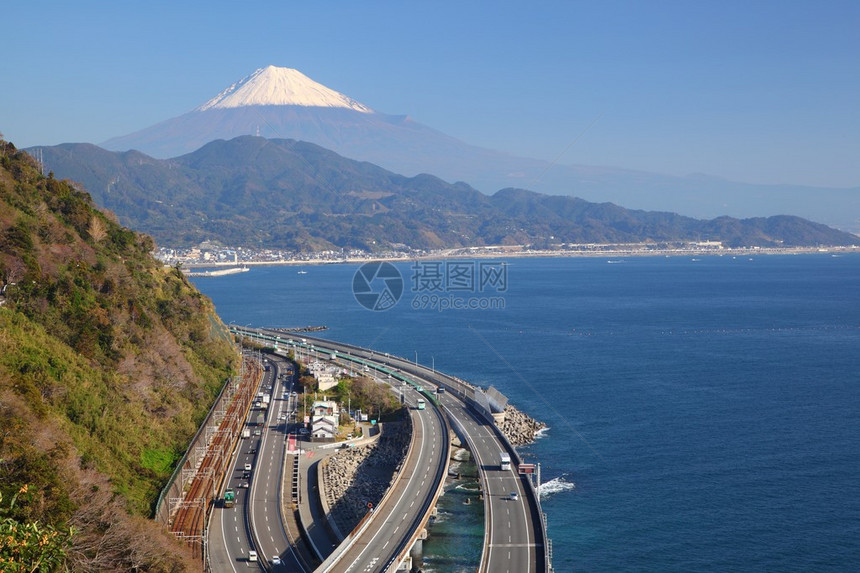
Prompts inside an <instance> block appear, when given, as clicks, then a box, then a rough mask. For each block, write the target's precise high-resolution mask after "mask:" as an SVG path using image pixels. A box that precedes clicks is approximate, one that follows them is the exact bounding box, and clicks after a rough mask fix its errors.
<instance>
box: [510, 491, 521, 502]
mask: <svg viewBox="0 0 860 573" xmlns="http://www.w3.org/2000/svg"><path fill="white" fill-rule="evenodd" d="M518 499H520V494H518V493H517V492H515V491H512V492H511V501H517V500H518Z"/></svg>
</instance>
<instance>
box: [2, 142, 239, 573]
mask: <svg viewBox="0 0 860 573" xmlns="http://www.w3.org/2000/svg"><path fill="white" fill-rule="evenodd" d="M152 247H153V243H152V241H151V239H150V238H148V237H145V236H142V235H138V234H136V233H134V232H132V231H130V230H128V229H124V228H122V227H120V226H119V225H117V224H116V223H115V222H114V221H113V220H112V217H110V216H108V215H106V214H104V213H101V212H99V211H97V210H96V209H95V208H94V207H93V205H92V202H91V200H90V197H89V195H87V194H86V193H84V192H82V191H79V190H77V189H75V188H74V187H72V186H71V185H69V184H67V183H66V182H61V181H57V180H55V179H53V178H52V177H43V176H42V175H40V174H39V172H38V171H37V170H36V168H35V166H34V164H33V162H32V160H31V159H30V158H29V157H28V156H26V155H24V154H22V153H20V152H17V151H16V150H15V149H14V147H13V146H11V144H7V143H6V142H3V141H0V288H3V287H4V286H5V287H6V292H5V296H4V297H0V301H3V302H4V304H3V306H2V307H0V427H2V428H3V432H2V433H0V494H2V495H3V498H4V499H6V500H9V499H11V498H12V496H13V495H15V494H16V493H18V492H20V491H21V490H22V489H25V490H26V493H25V494H23V495H19V498H18V500H17V503H16V505H15V506H14V508H12V509H9V508H8V507H7V506H3V505H0V510H2V511H4V512H5V514H6V515H7V516H8V515H11V516H12V517H13V518H15V519H17V520H19V521H21V522H32V521H38V522H40V523H43V524H51V525H57V526H68V525H73V526H74V527H76V528H77V529H78V530H79V533H77V534H76V535H75V536H74V537H73V545H72V547H71V548H70V550H69V552H68V554H69V560H68V563H69V565H70V566H72V568H74V569H76V570H131V569H135V568H137V569H139V570H152V571H174V570H182V569H183V568H184V567H185V566H186V565H187V561H186V560H187V555H184V554H183V553H184V552H183V550H181V549H180V548H179V546H178V545H176V544H175V543H173V542H172V540H170V539H169V538H168V535H167V534H164V533H163V532H161V531H159V530H158V528H157V527H156V526H155V525H154V524H153V523H151V522H148V521H147V520H145V519H144V518H145V517H148V516H149V515H150V514H151V512H152V509H153V506H154V502H155V500H156V498H157V496H158V493H159V491H160V489H161V488H162V487H163V485H164V483H165V481H166V479H167V478H168V477H169V475H170V473H171V471H172V469H173V464H174V463H175V462H176V461H177V460H178V458H179V457H180V456H181V455H182V452H183V451H184V449H185V446H186V445H187V443H188V441H189V439H190V438H191V437H192V435H193V434H194V432H195V430H196V428H197V425H198V424H199V423H200V421H201V420H202V418H203V417H204V416H205V414H206V412H207V410H208V408H209V406H210V405H211V403H212V400H213V399H214V397H215V396H216V395H217V392H218V390H219V388H220V386H221V384H222V382H223V380H224V379H225V378H226V377H227V376H229V375H230V373H231V370H232V365H233V362H234V361H235V359H236V356H235V353H234V351H233V348H232V347H231V345H230V344H229V337H228V335H227V333H226V331H225V330H224V328H223V325H222V324H221V323H220V321H219V320H218V318H217V317H216V316H215V314H214V310H213V307H212V304H211V302H210V301H208V299H206V298H205V297H203V296H202V295H200V293H198V292H197V291H196V290H195V289H194V288H193V287H192V286H191V285H190V284H189V283H188V282H187V280H186V279H185V278H184V277H183V276H182V275H181V273H179V272H178V271H176V270H174V269H164V268H162V267H161V265H160V264H159V263H157V261H155V260H154V259H153V258H152V257H151V256H150V252H151V250H152ZM4 507H5V509H4Z"/></svg>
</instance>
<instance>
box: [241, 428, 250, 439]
mask: <svg viewBox="0 0 860 573" xmlns="http://www.w3.org/2000/svg"><path fill="white" fill-rule="evenodd" d="M242 437H243V438H250V437H251V428H242Z"/></svg>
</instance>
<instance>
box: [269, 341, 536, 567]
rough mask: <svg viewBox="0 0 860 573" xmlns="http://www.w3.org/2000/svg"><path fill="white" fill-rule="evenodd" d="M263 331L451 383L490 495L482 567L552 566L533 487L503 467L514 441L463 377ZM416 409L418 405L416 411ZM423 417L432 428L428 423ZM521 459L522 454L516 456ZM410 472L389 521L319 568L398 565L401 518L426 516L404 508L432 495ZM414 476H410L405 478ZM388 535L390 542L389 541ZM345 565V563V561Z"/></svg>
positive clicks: (447, 396) (449, 411) (457, 416)
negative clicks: (482, 411)
mask: <svg viewBox="0 0 860 573" xmlns="http://www.w3.org/2000/svg"><path fill="white" fill-rule="evenodd" d="M256 332H258V333H260V334H263V335H264V336H266V337H271V339H272V340H275V341H277V342H278V344H279V345H282V346H287V345H293V346H298V347H301V348H303V349H304V350H305V351H307V350H308V349H309V348H311V347H312V348H313V351H314V352H324V353H327V354H329V355H330V353H331V352H332V351H334V352H336V353H337V354H338V360H340V361H343V360H347V361H357V362H358V363H368V364H370V365H371V367H372V368H373V367H376V366H379V367H380V368H382V367H384V368H385V369H387V371H388V372H394V373H395V375H396V376H406V377H408V378H409V379H411V380H412V381H413V382H414V383H415V384H418V385H422V386H424V388H425V389H429V390H430V391H432V390H433V389H434V388H433V386H435V385H442V386H444V387H445V388H446V389H447V392H446V393H444V394H441V395H439V398H440V400H439V401H440V404H441V405H442V407H443V409H444V411H445V414H446V415H447V417H448V418H449V420H450V423H451V426H452V427H453V428H454V429H455V431H456V432H457V433H458V434H459V435H460V436H461V438H462V439H464V440H465V441H466V443H467V445H468V447H469V449H470V451H471V452H472V455H473V456H474V457H475V460H476V463H477V464H478V467H479V473H480V477H481V483H482V488H483V490H484V492H485V494H486V495H485V496H484V505H485V519H486V531H485V546H484V551H483V555H482V559H481V564H480V566H479V571H488V572H493V573H495V572H497V571H501V572H505V571H509V572H517V573H531V572H534V573H540V572H544V571H548V570H549V564H548V560H547V554H546V550H545V547H544V542H543V540H544V539H545V531H544V529H543V522H542V516H541V512H540V507H539V504H538V501H537V499H536V496H535V492H534V489H533V488H532V487H531V486H530V485H529V484H528V482H527V481H526V480H527V479H528V477H527V476H520V475H519V474H518V473H516V464H512V469H510V470H504V471H503V470H501V469H500V466H499V461H500V453H501V452H505V451H509V450H508V446H507V444H506V442H505V441H503V438H501V437H500V435H499V433H498V430H497V429H496V428H495V426H494V425H493V424H491V423H490V422H488V421H486V420H484V419H483V417H481V416H480V415H478V414H476V413H475V412H474V411H473V410H472V409H470V408H469V407H468V406H467V405H466V403H465V401H464V400H463V398H462V396H461V395H462V394H468V393H469V392H470V388H469V387H468V386H467V385H465V384H463V382H462V381H460V380H457V379H456V378H453V377H450V376H447V375H444V374H441V373H439V372H435V371H433V370H431V369H429V368H425V367H423V366H420V365H416V364H414V363H412V362H409V361H407V360H404V359H401V358H398V357H395V356H389V355H387V354H381V353H379V352H375V351H371V350H366V349H362V348H359V347H355V346H352V345H347V344H341V343H336V342H332V341H328V340H325V339H320V338H315V337H308V336H306V335H302V336H296V337H293V338H289V337H285V336H282V333H280V332H277V331H265V330H260V331H256ZM407 395H408V396H409V397H410V398H411V399H416V398H417V396H418V394H417V393H416V392H415V391H414V390H413V389H411V387H410V389H409V390H408V392H407ZM431 411H435V410H434V409H432V408H431V409H428V410H425V411H423V412H421V414H427V413H429V412H431ZM414 415H415V411H413V416H414ZM429 418H430V417H427V416H425V418H423V419H422V418H421V417H420V416H419V420H418V422H415V420H414V418H413V423H414V424H415V425H414V428H415V431H416V432H418V431H422V432H424V431H428V430H427V428H426V424H427V421H428V419H429ZM422 422H423V423H424V424H425V426H422V425H421V424H422ZM443 426H444V424H443ZM439 431H440V430H439V429H437V430H435V431H433V430H430V435H429V437H428V438H427V439H429V440H430V443H431V444H436V443H437V442H435V439H436V438H435V434H436V432H439ZM439 435H440V436H441V435H442V433H441V432H440V433H439ZM446 440H447V436H446ZM446 446H447V444H446ZM431 451H433V448H432V446H431ZM446 455H447V454H446ZM514 459H516V458H515V457H514ZM435 463H438V462H436V461H435V458H433V459H424V458H423V457H422V458H420V459H419V460H418V463H417V464H416V465H415V466H414V467H416V468H422V467H434V466H433V464H435ZM428 464H430V465H428ZM407 473H408V472H404V476H403V477H404V479H402V480H401V481H400V482H398V483H397V484H395V487H394V488H393V489H392V490H391V491H390V495H389V497H390V498H391V499H392V500H396V503H395V505H394V506H393V507H392V509H391V510H388V511H387V512H386V513H385V515H384V517H385V519H384V520H382V519H376V517H375V518H374V520H372V521H371V523H372V525H371V526H370V527H368V530H367V531H364V532H362V534H361V537H360V540H359V542H356V543H355V544H354V546H352V547H350V549H349V551H348V552H347V553H346V554H344V555H343V559H342V560H341V561H339V562H338V564H337V566H336V567H331V568H327V569H322V568H321V569H320V570H323V571H338V572H339V571H362V572H364V571H368V572H370V571H389V570H393V567H394V566H396V563H394V562H393V559H395V558H396V557H397V556H402V555H403V552H402V549H403V547H401V548H400V550H399V551H395V552H393V553H392V552H390V551H388V548H389V547H391V546H394V545H395V543H394V542H392V541H390V540H391V539H394V540H400V545H404V544H405V543H406V542H407V538H406V537H404V536H402V530H401V529H399V528H398V523H397V520H398V518H399V520H400V521H402V522H409V521H410V520H411V521H412V522H413V527H417V524H418V522H419V521H420V519H421V516H417V517H415V518H410V517H409V515H410V512H409V511H404V510H413V511H412V512H413V513H414V509H415V506H416V505H419V504H418V503H415V502H416V500H418V499H419V498H420V497H421V496H422V495H428V493H429V492H424V493H422V492H421V490H420V489H418V490H415V489H413V488H414V487H416V486H417V485H418V484H420V486H421V487H423V486H426V480H427V479H428V478H429V477H430V476H429V475H424V474H422V472H420V471H419V472H417V473H418V475H413V474H409V475H406V474H407ZM413 473H414V472H413ZM407 477H408V479H406V478H407ZM441 477H444V476H441ZM403 482H406V483H405V484H404V483H403ZM422 482H423V483H422ZM410 484H411V485H410ZM512 492H515V493H516V496H512V495H511V493H512ZM514 497H515V498H514ZM410 498H411V499H410ZM425 499H429V497H425ZM406 502H409V503H406ZM386 509H387V508H386ZM377 522H378V525H377ZM404 525H405V523H404ZM377 527H378V529H377ZM382 540H386V541H385V542H383V541H382ZM380 543H382V544H383V547H380V546H379V545H380ZM374 548H375V549H374ZM356 552H358V553H356ZM336 553H337V552H336ZM386 555H390V557H386ZM342 563H343V564H345V565H341V564H342Z"/></svg>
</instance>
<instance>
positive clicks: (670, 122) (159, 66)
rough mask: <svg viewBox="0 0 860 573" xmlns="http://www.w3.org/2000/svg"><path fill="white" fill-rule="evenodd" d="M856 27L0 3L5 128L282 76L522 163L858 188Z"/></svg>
mask: <svg viewBox="0 0 860 573" xmlns="http://www.w3.org/2000/svg"><path fill="white" fill-rule="evenodd" d="M246 4H247V5H246ZM858 31H860V2H858V1H856V0H852V1H846V2H840V1H836V0H834V1H828V0H825V1H823V2H822V1H817V2H813V1H810V2H805V1H804V2H792V1H790V0H783V1H774V2H767V1H765V2H748V1H744V2H741V1H738V2H734V1H714V2H711V1H695V0H689V1H678V2H671V1H659V0H655V1H649V2H645V1H642V2H613V1H594V2H576V1H568V2H540V3H531V2H444V1H441V2H432V3H426V4H418V3H414V2H394V1H392V2H372V1H371V2H358V1H346V0H341V1H323V0H317V1H306V2H285V1H278V2H267V1H257V2H253V3H241V2H235V1H234V2H220V1H216V2H205V3H204V2H182V1H180V0H174V1H172V2H161V1H148V2H116V1H103V2H95V1H87V0H80V1H77V2H65V1H55V0H44V1H38V0H32V1H28V2H8V3H5V5H4V7H3V11H2V20H0V37H2V38H3V46H4V52H5V54H4V57H3V58H2V64H0V132H2V133H3V134H4V135H5V138H6V139H7V140H10V141H12V142H13V143H15V144H16V145H18V146H19V147H27V146H31V145H39V144H46V145H52V144H57V143H62V142H70V141H88V142H93V143H99V142H101V141H104V140H106V139H108V138H110V137H113V136H118V135H124V134H126V133H129V132H132V131H136V130H138V129H141V128H144V127H147V126H149V125H152V124H154V123H157V122H159V121H162V120H164V119H168V118H170V117H175V116H178V115H181V114H182V113H185V112H187V111H190V110H191V109H193V108H194V107H196V106H197V105H200V104H201V103H203V102H205V101H206V100H208V99H209V98H211V97H213V96H214V95H216V94H217V93H218V92H219V91H221V90H222V89H224V88H225V87H227V86H228V85H230V84H231V83H233V82H234V81H237V80H239V79H240V78H242V77H244V76H246V75H248V74H250V73H251V72H252V71H253V70H255V69H256V68H259V67H263V66H266V65H269V64H273V65H277V66H285V67H292V68H296V69H298V70H300V71H302V72H303V73H305V74H306V75H308V76H310V77H311V78H313V79H314V80H316V81H318V82H320V83H323V84H325V85H327V86H329V87H331V88H333V89H335V90H338V91H340V92H343V93H345V94H347V95H349V96H350V97H352V98H354V99H357V100H359V101H361V102H362V103H365V104H367V105H369V106H370V107H372V108H374V109H376V110H378V111H382V112H385V113H391V114H408V115H410V116H411V117H413V118H414V119H415V120H417V121H419V122H421V123H424V124H425V125H428V126H430V127H433V128H436V129H438V130H440V131H443V132H445V133H447V134H449V135H453V136H455V137H458V138H460V139H462V140H464V141H466V142H468V143H472V144H475V145H480V146H483V147H490V148H493V149H498V150H503V151H507V152H510V153H513V154H516V155H522V156H529V157H537V158H542V159H547V160H554V159H556V158H558V161H559V162H560V163H566V164H585V165H608V166H616V167H626V168H632V169H641V170H646V171H654V172H658V173H667V174H674V175H686V174H689V173H707V174H711V175H717V176H722V177H725V178H728V179H734V180H738V181H746V182H757V183H797V184H809V185H826V186H841V187H848V186H860V32H858Z"/></svg>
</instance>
